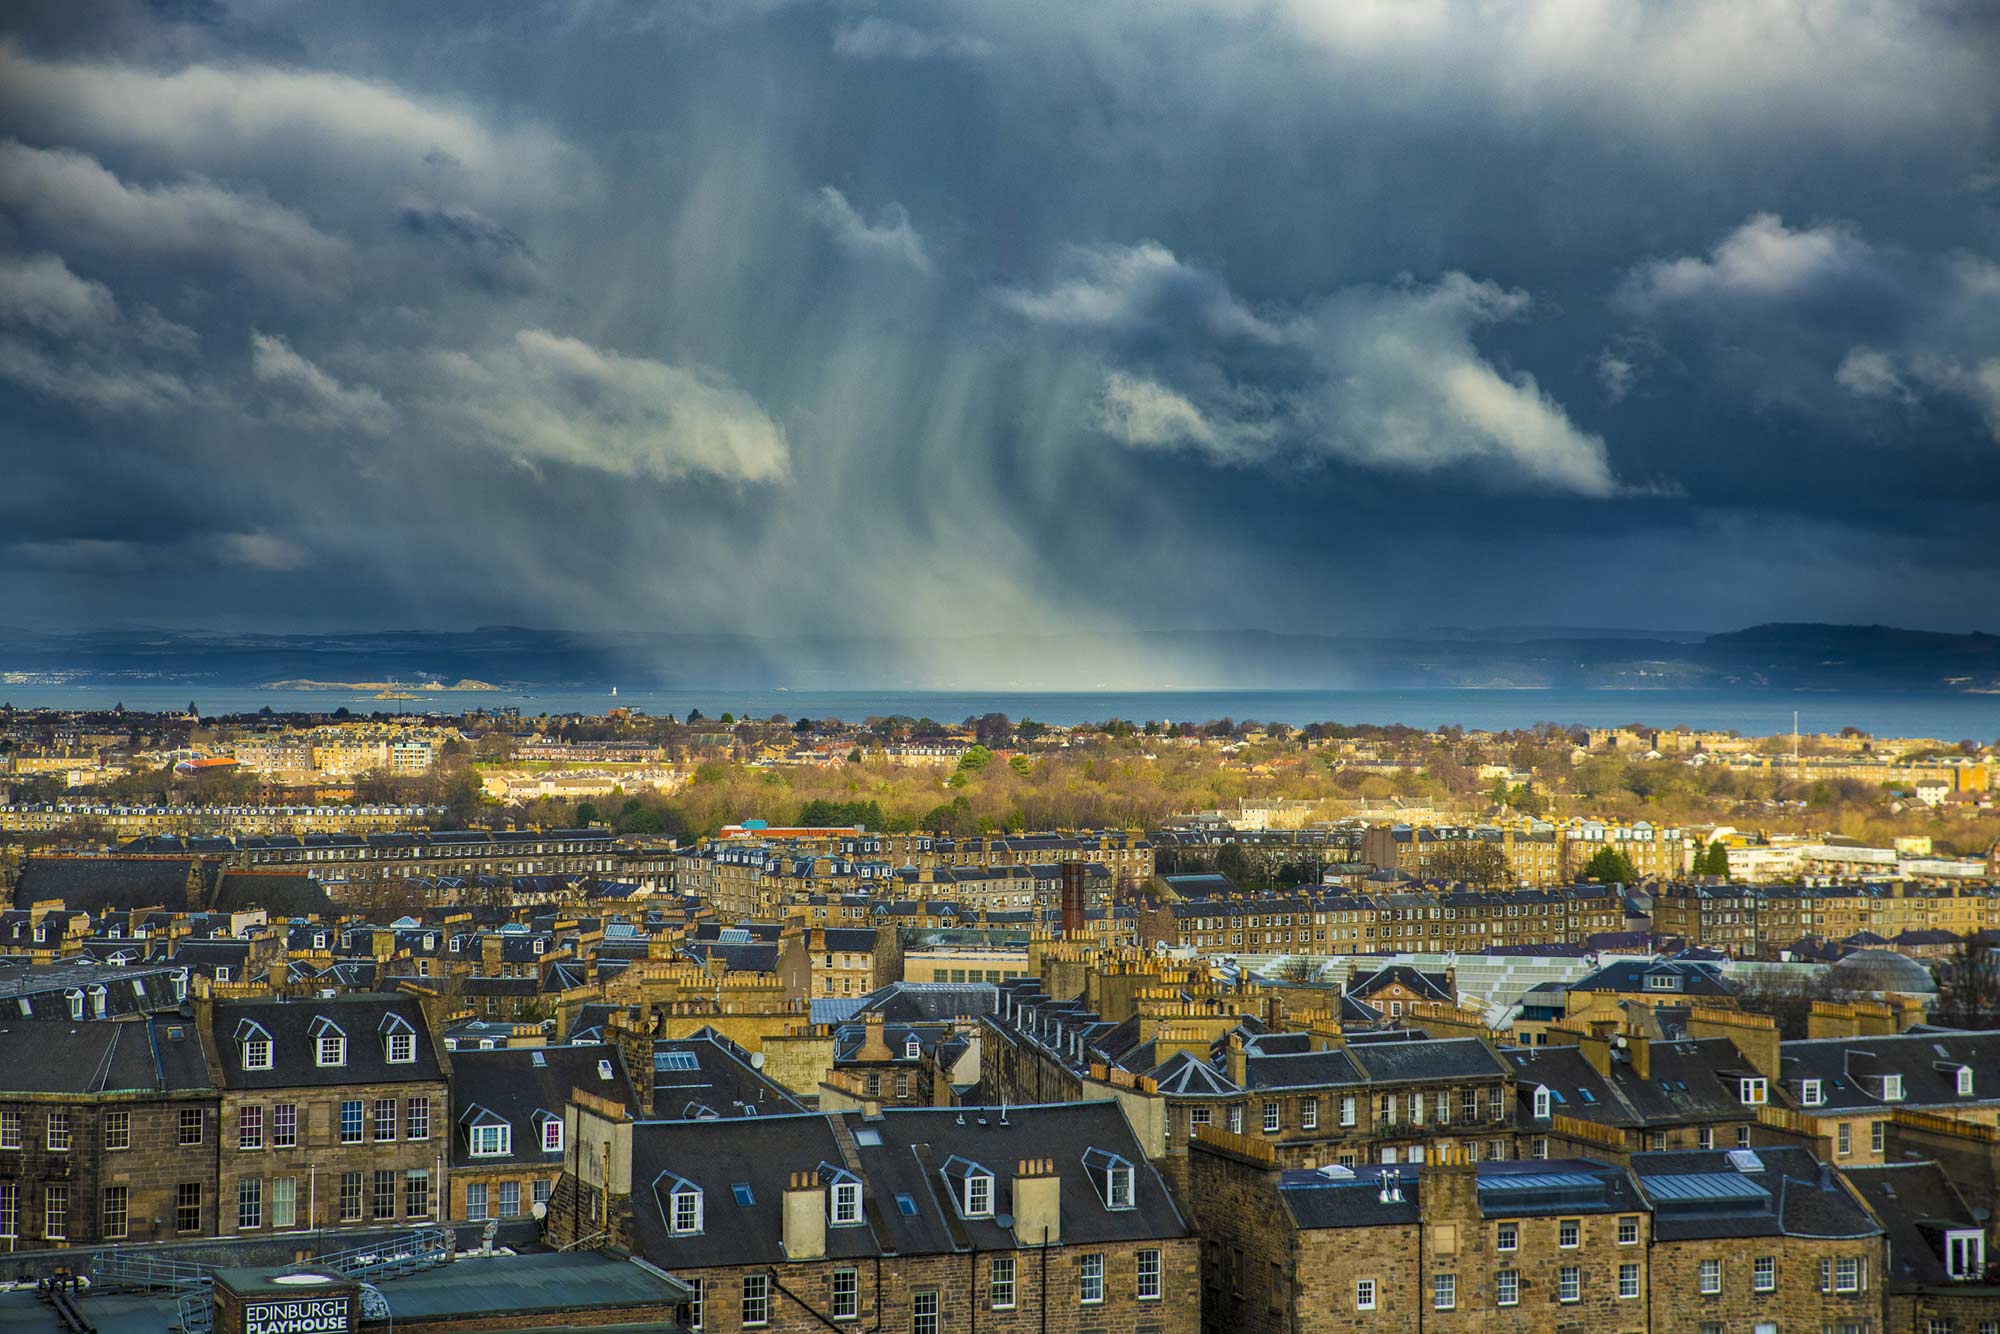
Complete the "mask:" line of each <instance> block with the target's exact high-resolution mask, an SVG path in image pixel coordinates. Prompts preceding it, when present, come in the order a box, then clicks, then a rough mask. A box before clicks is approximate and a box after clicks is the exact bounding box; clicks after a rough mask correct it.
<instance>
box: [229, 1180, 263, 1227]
mask: <svg viewBox="0 0 2000 1334" xmlns="http://www.w3.org/2000/svg"><path fill="white" fill-rule="evenodd" d="M236 1226H237V1227H238V1228H239V1229H241V1228H252V1227H262V1226H264V1183H263V1182H262V1181H259V1180H258V1179H257V1178H256V1177H245V1178H244V1179H243V1180H241V1181H239V1182H237V1183H236Z"/></svg>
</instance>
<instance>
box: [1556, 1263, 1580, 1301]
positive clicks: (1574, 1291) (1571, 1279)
mask: <svg viewBox="0 0 2000 1334" xmlns="http://www.w3.org/2000/svg"><path fill="white" fill-rule="evenodd" d="M1556 1300H1557V1301H1558V1302H1561V1303H1563V1304H1564V1305H1568V1304H1569V1303H1572V1302H1580V1301H1582V1300H1583V1266H1582V1265H1564V1266H1562V1267H1561V1268H1560V1269H1558V1270H1556Z"/></svg>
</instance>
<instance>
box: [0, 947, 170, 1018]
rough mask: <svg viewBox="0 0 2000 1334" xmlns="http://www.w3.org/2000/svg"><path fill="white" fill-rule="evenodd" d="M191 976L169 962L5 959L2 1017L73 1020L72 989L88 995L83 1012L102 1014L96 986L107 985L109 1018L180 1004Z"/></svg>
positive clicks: (1, 962)
mask: <svg viewBox="0 0 2000 1334" xmlns="http://www.w3.org/2000/svg"><path fill="white" fill-rule="evenodd" d="M184 984H185V976H184V975H183V973H182V970H181V969H180V968H178V967H174V966H169V965H164V964H129V965H119V964H104V963H98V962H97V961H96V960H94V959H88V958H69V959H61V960H58V961H57V962H55V963H45V964H42V963H37V964H31V963H20V962H16V961H13V960H5V959H0V1021H7V1022H12V1021H14V1020H28V1019H34V1020H46V1021H54V1022H68V1021H69V1020H70V1019H71V1016H72V1015H73V1014H74V1013H75V1011H74V1009H73V1007H72V1003H71V998H70V996H69V993H70V992H72V991H75V992H80V993H82V996H83V1015H84V1017H85V1018H87V1019H95V1018H98V1017H100V1016H98V1015H97V1013H96V1006H95V998H94V996H93V995H92V993H93V991H94V990H95V989H96V988H98V987H102V988H103V989H104V1014H103V1015H102V1016H101V1017H103V1018H106V1019H116V1018H119V1017H121V1016H123V1015H130V1014H147V1013H152V1012H155V1011H160V1010H172V1009H178V1008H179V1007H180V1003H181V997H182V995H183V990H182V988H183V986H184Z"/></svg>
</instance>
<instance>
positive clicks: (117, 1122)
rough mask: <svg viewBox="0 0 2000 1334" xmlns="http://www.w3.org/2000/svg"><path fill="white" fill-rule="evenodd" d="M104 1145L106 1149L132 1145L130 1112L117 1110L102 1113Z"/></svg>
mask: <svg viewBox="0 0 2000 1334" xmlns="http://www.w3.org/2000/svg"><path fill="white" fill-rule="evenodd" d="M104 1147H105V1148H107V1149H129V1148H131V1147H132V1113H130V1112H126V1111H117V1112H106V1113H105V1114H104Z"/></svg>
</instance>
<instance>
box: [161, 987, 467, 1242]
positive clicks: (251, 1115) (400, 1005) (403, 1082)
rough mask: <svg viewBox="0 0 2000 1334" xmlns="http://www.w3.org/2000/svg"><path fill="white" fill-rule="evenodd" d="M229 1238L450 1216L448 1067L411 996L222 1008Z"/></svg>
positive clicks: (211, 1040) (203, 1017)
mask: <svg viewBox="0 0 2000 1334" xmlns="http://www.w3.org/2000/svg"><path fill="white" fill-rule="evenodd" d="M195 1026H196V1027H197V1028H199V1029H200V1030H201V1032H202V1034H203V1036H204V1037H205V1038H206V1040H207V1048H208V1053H207V1054H208V1057H209V1061H210V1065H209V1075H210V1078H211V1079H212V1080H213V1082H214V1084H215V1085H216V1087H218V1088H220V1089H221V1090H222V1109H221V1125H220V1130H219V1134H220V1136H221V1139H220V1160H219V1161H220V1166H219V1169H218V1172H217V1187H218V1191H219V1195H220V1198H219V1200H218V1202H217V1205H218V1210H219V1216H218V1219H217V1227H216V1231H217V1233H218V1235H221V1236H233V1235H236V1234H238V1233H245V1232H253V1233H254V1232H266V1231H287V1230H292V1229H299V1230H305V1229H311V1228H323V1227H359V1226H365V1225H372V1226H376V1227H383V1226H400V1225H403V1224H405V1223H411V1222H416V1221H419V1220H431V1219H437V1218H440V1217H442V1216H443V1215H442V1213H441V1212H440V1201H439V1199H438V1194H439V1192H440V1191H441V1190H442V1189H443V1186H444V1179H445V1172H446V1168H447V1162H448V1159H447V1154H448V1153H449V1151H450V1140H449V1134H450V1129H449V1127H448V1126H446V1125H445V1124H444V1123H443V1118H444V1116H445V1115H446V1112H447V1109H448V1108H449V1107H450V1105H451V1100H450V1089H449V1087H448V1085H447V1082H446V1081H447V1079H448V1078H449V1071H450V1066H449V1063H448V1062H449V1058H448V1057H447V1056H446V1054H445V1053H444V1051H443V1050H442V1044H441V1043H439V1042H437V1041H436V1040H435V1038H434V1036H433V1034H432V1032H431V1028H430V1024H429V1022H428V1021H427V1019H426V1016H425V1015H424V1012H423V1010H422V1008H421V1007H420V1006H419V1004H418V1002H417V1000H416V999H415V998H414V997H411V996H387V995H370V994H366V993H362V994H356V995H348V996H334V997H310V998H300V999H297V1000H261V1001H213V1000H211V999H209V998H208V997H206V996H204V995H201V994H200V993H199V992H197V995H196V999H195Z"/></svg>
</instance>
